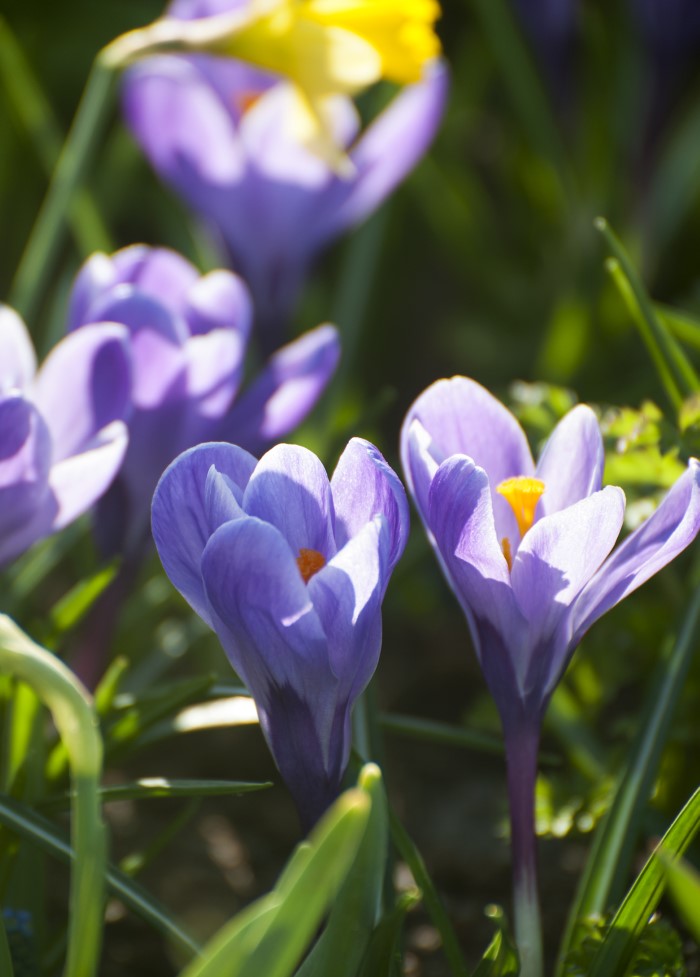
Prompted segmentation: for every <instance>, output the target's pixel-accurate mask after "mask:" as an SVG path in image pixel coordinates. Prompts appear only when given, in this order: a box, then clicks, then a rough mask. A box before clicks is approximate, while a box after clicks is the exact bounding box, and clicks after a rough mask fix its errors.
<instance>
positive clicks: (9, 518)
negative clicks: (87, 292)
mask: <svg viewBox="0 0 700 977" xmlns="http://www.w3.org/2000/svg"><path fill="white" fill-rule="evenodd" d="M126 347H127V334H126V330H125V329H124V328H123V326H118V325H109V326H103V327H100V328H96V327H90V328H88V329H85V330H84V332H82V333H81V334H80V335H79V336H69V337H67V338H66V339H63V340H62V341H61V342H60V343H58V345H57V346H56V347H55V348H54V349H53V351H52V352H51V353H50V354H49V356H48V358H47V359H46V361H45V363H44V364H43V366H42V368H41V369H40V370H39V372H38V373H37V372H36V356H35V353H34V348H33V346H32V342H31V339H30V338H29V334H28V332H27V330H26V328H25V325H24V323H23V322H22V320H21V319H20V318H19V316H18V315H17V314H16V313H15V312H14V311H13V310H12V309H10V308H8V307H7V306H0V565H5V564H7V563H9V562H10V561H11V560H13V559H14V558H15V557H17V556H19V555H20V553H23V552H24V550H26V549H27V548H28V547H29V546H31V545H32V544H33V543H35V542H37V540H39V539H42V538H43V537H44V536H48V535H49V534H50V533H53V532H55V531H56V530H58V529H62V528H63V527H64V526H67V525H68V523H70V522H72V521H73V520H74V519H76V518H77V517H78V516H80V515H82V513H83V512H85V511H86V510H87V509H89V508H90V506H91V505H93V503H94V502H95V501H96V500H97V499H98V498H99V497H100V496H101V495H102V493H103V492H104V491H105V490H106V489H107V487H108V486H109V484H110V482H111V481H112V479H113V478H114V476H115V474H116V472H117V470H118V468H119V466H120V465H121V462H122V459H123V457H124V452H125V451H126V446H127V428H126V425H125V424H124V418H125V417H126V416H127V414H128V411H129V406H130V404H129V386H130V372H129V359H128V354H127V348H126Z"/></svg>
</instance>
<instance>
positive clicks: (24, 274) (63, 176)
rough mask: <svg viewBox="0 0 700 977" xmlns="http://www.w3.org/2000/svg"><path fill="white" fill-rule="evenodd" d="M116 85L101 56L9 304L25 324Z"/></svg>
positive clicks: (44, 283) (36, 302)
mask: <svg viewBox="0 0 700 977" xmlns="http://www.w3.org/2000/svg"><path fill="white" fill-rule="evenodd" d="M114 85H115V72H114V71H113V69H112V67H111V65H110V64H109V63H108V62H106V61H105V60H104V59H103V58H102V56H101V55H98V57H97V58H96V60H95V62H94V64H93V66H92V69H91V71H90V75H89V77H88V80H87V85H86V86H85V91H84V93H83V97H82V99H81V101H80V104H79V106H78V111H77V113H76V116H75V119H74V120H73V124H72V126H71V128H70V131H69V133H68V136H67V138H66V141H65V143H64V146H63V150H62V151H61V155H60V156H59V158H58V162H57V163H56V168H55V170H54V174H53V178H52V180H51V183H50V184H49V189H48V193H47V194H46V197H45V198H44V202H43V204H42V205H41V209H40V211H39V214H38V216H37V219H36V221H35V223H34V227H33V228H32V231H31V234H30V236H29V240H28V241H27V244H26V246H25V249H24V252H23V254H22V257H21V259H20V263H19V267H18V268H17V273H16V275H15V278H14V281H13V284H12V289H11V291H10V299H9V301H10V304H11V305H13V306H14V307H15V308H16V309H17V311H18V312H19V313H20V315H22V316H23V317H24V318H25V319H27V320H31V319H33V318H34V316H35V315H36V312H37V310H38V308H39V306H40V304H41V300H42V298H43V295H44V292H45V290H46V287H47V285H48V280H49V278H50V277H51V273H52V271H53V266H54V263H55V261H56V258H57V256H58V251H59V248H60V245H61V239H62V234H63V230H64V226H65V219H66V215H67V214H68V213H69V211H70V208H71V206H72V203H73V200H74V194H75V192H76V190H77V189H78V187H79V186H80V184H81V182H82V180H83V178H84V176H85V174H86V172H87V170H88V167H89V166H90V163H91V161H92V158H93V156H94V153H95V150H96V148H97V145H98V143H99V141H100V139H101V137H102V134H103V132H104V128H105V125H106V123H107V109H108V107H109V106H110V104H111V99H112V94H113V91H114Z"/></svg>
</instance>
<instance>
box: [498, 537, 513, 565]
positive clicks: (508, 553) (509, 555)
mask: <svg viewBox="0 0 700 977" xmlns="http://www.w3.org/2000/svg"><path fill="white" fill-rule="evenodd" d="M501 549H502V550H503V555H504V556H505V558H506V563H507V564H508V569H509V570H512V569H513V552H512V550H511V548H510V540H509V539H508V537H507V536H504V537H503V539H502V540H501Z"/></svg>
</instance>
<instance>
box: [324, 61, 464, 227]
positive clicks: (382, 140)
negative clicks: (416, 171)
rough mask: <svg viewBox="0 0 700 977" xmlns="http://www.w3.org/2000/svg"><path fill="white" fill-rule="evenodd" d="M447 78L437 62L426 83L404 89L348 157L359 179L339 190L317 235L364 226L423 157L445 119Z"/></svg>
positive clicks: (355, 178)
mask: <svg viewBox="0 0 700 977" xmlns="http://www.w3.org/2000/svg"><path fill="white" fill-rule="evenodd" d="M448 89H449V73H448V71H447V67H446V66H445V64H444V63H442V62H439V61H436V62H434V63H433V64H432V65H430V66H429V67H428V69H427V71H426V78H425V80H424V81H422V82H420V83H419V84H417V85H411V86H410V87H408V88H405V89H404V90H403V91H402V92H401V93H400V94H399V95H397V96H396V98H395V99H394V100H393V101H392V102H391V104H390V105H389V106H388V108H386V109H385V110H384V111H383V112H382V113H381V115H380V116H379V117H378V118H377V119H376V120H375V121H374V122H373V123H372V125H370V127H369V128H368V129H367V131H366V132H365V133H364V134H363V135H362V137H361V138H360V139H359V141H358V143H357V145H356V146H355V147H354V149H353V150H352V151H351V153H350V159H351V160H352V163H353V165H354V167H355V175H354V177H353V179H352V181H351V182H350V184H346V187H345V192H343V190H344V188H343V187H342V185H341V184H339V185H338V186H337V188H336V191H335V192H336V194H337V196H338V198H341V197H343V196H344V199H343V200H342V203H341V202H340V199H339V205H338V206H337V207H328V208H327V209H326V212H325V219H323V218H322V226H321V227H319V230H318V235H319V237H321V236H323V237H324V238H329V239H330V238H331V237H334V236H335V235H336V234H339V233H341V232H342V231H344V230H345V229H346V228H348V227H352V226H354V225H355V224H358V223H360V222H361V221H363V220H365V218H367V217H368V216H369V215H370V214H371V213H372V212H373V211H374V210H375V209H376V208H377V207H378V206H379V204H380V203H381V202H382V201H383V200H384V199H385V198H386V197H388V196H389V194H390V193H391V192H392V191H393V190H394V189H395V188H396V186H397V185H398V184H399V183H400V182H401V180H403V179H404V178H405V177H406V175H407V174H408V173H410V171H411V170H412V169H413V167H414V166H415V165H416V164H417V163H418V161H419V160H420V159H421V157H422V156H423V155H424V154H425V153H426V152H427V150H428V147H429V146H430V144H431V142H432V141H433V139H434V137H435V133H436V132H437V129H438V126H439V125H440V121H441V119H442V116H443V113H444V110H445V104H446V102H447V93H448Z"/></svg>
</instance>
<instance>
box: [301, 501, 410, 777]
mask: <svg viewBox="0 0 700 977" xmlns="http://www.w3.org/2000/svg"><path fill="white" fill-rule="evenodd" d="M390 545H391V542H390V537H389V533H388V530H387V524H386V521H385V519H384V517H383V516H376V517H375V518H374V519H372V520H371V521H369V522H367V523H366V524H365V525H364V526H363V528H362V529H361V530H359V531H358V533H357V534H356V535H355V536H354V537H353V538H352V539H351V540H349V541H348V542H347V543H346V544H345V546H344V547H343V548H342V549H341V550H339V552H338V553H337V554H336V555H335V556H334V557H333V559H332V560H330V561H329V562H328V563H327V564H326V566H325V567H323V569H321V570H319V572H318V573H316V574H314V576H313V577H311V579H310V580H309V583H308V592H309V596H310V597H311V600H312V602H313V605H314V610H315V611H316V613H317V615H318V617H319V620H320V622H321V626H322V627H323V630H324V632H325V633H326V635H327V636H328V656H329V662H330V666H331V669H332V671H333V673H334V674H335V676H336V677H337V679H338V682H339V685H340V695H341V697H342V698H345V699H349V700H354V699H355V698H357V696H358V695H360V693H361V692H362V691H363V689H364V688H365V686H366V685H367V683H368V682H369V680H370V678H371V677H372V675H373V673H374V670H375V668H376V667H377V661H378V659H379V649H380V646H381V636H382V629H381V603H382V597H383V596H384V590H385V587H386V581H387V579H388V576H389V554H390ZM345 762H347V756H346V757H345Z"/></svg>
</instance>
